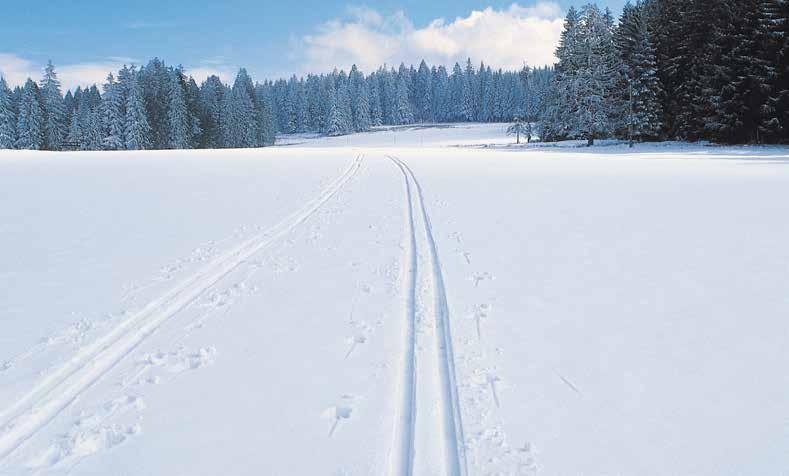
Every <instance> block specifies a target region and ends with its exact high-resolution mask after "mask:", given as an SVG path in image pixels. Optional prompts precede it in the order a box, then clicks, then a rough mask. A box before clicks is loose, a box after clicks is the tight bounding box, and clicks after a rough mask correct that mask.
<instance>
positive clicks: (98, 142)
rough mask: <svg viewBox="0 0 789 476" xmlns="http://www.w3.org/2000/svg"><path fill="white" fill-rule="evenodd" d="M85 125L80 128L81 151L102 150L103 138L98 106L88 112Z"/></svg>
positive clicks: (101, 116)
mask: <svg viewBox="0 0 789 476" xmlns="http://www.w3.org/2000/svg"><path fill="white" fill-rule="evenodd" d="M86 124H87V125H83V126H82V150H102V149H103V148H104V139H105V137H104V124H103V114H102V112H101V107H100V106H97V107H95V108H93V109H92V110H89V111H88V114H87V118H86Z"/></svg>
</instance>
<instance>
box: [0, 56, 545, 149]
mask: <svg viewBox="0 0 789 476" xmlns="http://www.w3.org/2000/svg"><path fill="white" fill-rule="evenodd" d="M552 78H553V70H552V69H551V68H547V67H546V68H536V69H532V68H528V67H526V66H524V67H523V69H521V70H520V71H518V72H510V71H502V70H492V69H491V68H490V67H489V66H485V65H484V63H483V64H481V65H480V66H479V68H475V67H474V66H473V65H472V63H471V61H470V60H469V61H468V62H467V63H466V65H465V67H464V68H463V67H461V66H460V65H459V64H455V67H454V68H453V70H452V72H451V73H449V72H448V71H447V70H446V68H445V67H444V66H433V67H429V66H428V65H427V63H426V62H425V61H422V62H421V63H420V65H419V67H418V68H415V67H414V66H410V67H407V66H405V65H404V64H401V65H400V67H399V68H398V69H394V68H387V67H385V66H382V67H381V68H379V69H378V70H377V71H375V72H373V73H371V74H370V75H367V76H365V75H364V74H363V73H362V72H361V71H359V69H358V68H357V67H356V66H355V65H354V66H353V67H351V69H350V71H349V72H348V73H346V72H345V71H342V70H340V71H338V70H334V71H332V72H331V73H328V74H321V75H313V74H310V75H307V76H306V77H300V78H299V77H296V76H293V77H291V78H290V79H289V80H283V79H280V80H277V81H268V80H267V81H264V82H262V83H257V82H253V80H252V78H251V77H250V75H249V74H248V73H247V71H246V70H245V69H241V70H240V71H239V73H238V75H237V76H236V78H235V81H234V83H233V85H232V86H229V85H225V84H224V83H223V82H222V81H221V80H220V79H219V78H218V77H217V76H210V77H209V78H208V79H206V80H205V81H204V82H203V83H202V84H201V85H200V86H198V85H197V83H196V82H195V80H194V78H192V77H190V76H187V75H186V74H185V73H184V70H183V68H181V67H172V66H167V65H165V64H164V63H163V62H162V61H161V60H159V59H154V60H152V61H150V62H149V63H148V64H147V65H145V66H143V67H141V68H139V69H137V68H136V67H134V66H131V67H126V66H124V67H123V68H122V69H121V70H120V71H118V72H117V74H112V73H111V74H110V75H109V76H108V77H107V81H106V82H105V83H104V85H103V86H102V88H101V91H100V90H99V88H98V87H97V86H95V85H94V86H91V87H89V88H85V89H82V88H81V87H78V88H77V89H76V90H75V91H74V92H73V93H72V91H67V92H66V94H65V96H63V95H62V94H61V86H60V82H59V81H58V79H57V73H56V72H55V68H54V66H53V65H52V63H51V62H50V63H49V64H48V65H47V67H46V70H45V72H44V76H43V78H42V79H41V81H40V82H38V83H36V82H35V81H33V80H32V79H28V80H27V82H26V83H25V85H24V86H22V87H16V88H14V90H9V89H8V87H7V85H6V83H5V82H4V81H3V80H2V79H0V148H17V149H34V150H39V149H41V150H60V149H63V148H79V149H82V150H143V149H192V148H231V147H232V148H245V147H262V146H266V145H271V144H273V143H274V139H275V135H276V134H277V133H280V132H281V133H296V132H319V133H323V134H327V135H332V136H335V135H343V134H349V133H352V132H362V131H367V130H369V129H370V128H371V127H374V126H380V125H402V124H412V123H416V122H420V123H424V122H461V121H480V122H493V121H510V120H512V119H513V118H514V117H516V116H518V115H523V114H525V113H526V112H527V110H529V109H532V110H534V111H536V110H537V109H539V107H540V105H539V100H540V99H539V98H541V97H543V96H544V94H543V93H542V91H544V90H547V89H548V87H549V86H550V83H551V81H552Z"/></svg>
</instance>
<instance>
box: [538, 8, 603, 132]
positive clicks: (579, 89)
mask: <svg viewBox="0 0 789 476" xmlns="http://www.w3.org/2000/svg"><path fill="white" fill-rule="evenodd" d="M565 26H566V31H565V32H564V34H563V35H562V42H561V43H560V46H559V48H558V49H557V56H558V57H559V60H560V63H559V65H558V66H557V70H558V74H557V86H558V92H559V96H560V98H559V100H560V103H559V104H558V105H557V110H556V113H557V114H556V117H552V119H551V120H557V119H558V120H559V121H560V123H562V124H563V125H564V127H566V135H567V137H572V138H579V139H585V140H586V141H587V143H588V144H589V145H593V144H594V141H595V139H597V138H601V137H606V136H607V135H609V134H610V133H611V131H612V121H611V118H612V115H613V114H614V113H615V111H616V108H617V107H618V106H617V105H616V104H615V99H616V92H615V85H616V74H617V63H618V58H617V54H616V49H615V48H614V43H613V35H612V28H613V22H612V20H611V19H610V15H609V14H604V13H603V12H601V11H600V9H599V8H597V6H596V5H594V4H589V5H587V6H585V7H584V8H583V10H582V11H581V14H580V17H576V16H575V12H574V11H572V9H571V11H570V12H569V13H568V17H567V19H566V21H565ZM552 128H555V126H548V127H544V128H543V129H545V130H551V129H552Z"/></svg>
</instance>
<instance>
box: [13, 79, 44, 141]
mask: <svg viewBox="0 0 789 476" xmlns="http://www.w3.org/2000/svg"><path fill="white" fill-rule="evenodd" d="M16 130H17V140H16V148H17V149H29V150H40V149H41V148H42V146H43V145H44V111H43V110H42V109H41V101H40V92H39V89H38V86H37V85H36V83H35V82H33V80H31V79H29V78H28V80H27V82H26V83H25V87H24V89H23V90H22V97H21V98H20V102H19V112H18V114H17V126H16Z"/></svg>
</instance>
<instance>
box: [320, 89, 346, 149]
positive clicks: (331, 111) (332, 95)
mask: <svg viewBox="0 0 789 476" xmlns="http://www.w3.org/2000/svg"><path fill="white" fill-rule="evenodd" d="M329 78H330V81H331V82H332V83H334V81H333V80H331V77H329ZM325 104H326V124H325V125H324V130H323V133H324V134H326V135H328V136H339V135H342V134H344V133H345V124H346V121H345V118H344V117H343V114H342V107H341V106H340V105H339V104H338V99H337V89H336V88H335V87H334V86H333V85H329V86H328V88H327V90H326V97H325Z"/></svg>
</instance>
